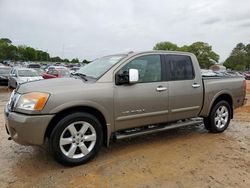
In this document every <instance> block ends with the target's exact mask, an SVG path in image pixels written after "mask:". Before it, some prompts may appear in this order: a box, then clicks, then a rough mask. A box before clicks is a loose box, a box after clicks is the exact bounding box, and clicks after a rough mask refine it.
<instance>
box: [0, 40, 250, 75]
mask: <svg viewBox="0 0 250 188" xmlns="http://www.w3.org/2000/svg"><path fill="white" fill-rule="evenodd" d="M153 49H154V50H170V51H184V52H191V53H193V54H195V55H196V57H197V59H198V61H199V63H200V66H201V68H205V69H208V68H209V67H210V66H212V65H213V64H215V63H216V62H218V61H219V58H220V56H219V55H218V54H217V53H216V52H214V51H213V49H212V46H211V45H209V44H208V43H205V42H194V43H192V44H191V45H184V46H181V47H179V46H178V45H177V44H174V43H172V42H169V41H166V42H159V43H157V44H156V45H155V46H154V48H153ZM3 60H12V61H50V62H72V63H79V62H80V61H79V59H78V58H74V59H72V60H71V61H70V60H69V59H62V58H60V57H59V56H56V57H51V56H50V54H49V53H47V52H44V51H42V50H37V49H34V48H32V47H29V46H24V45H20V46H15V45H13V44H12V41H11V40H10V39H8V38H2V39H0V62H1V61H3ZM82 63H89V61H87V60H83V61H82ZM223 65H224V66H225V67H226V68H228V69H231V70H237V71H244V70H250V44H246V45H245V44H243V43H239V44H237V45H236V47H235V48H234V49H233V50H232V52H231V53H230V55H229V57H228V58H227V59H226V60H225V62H223Z"/></svg>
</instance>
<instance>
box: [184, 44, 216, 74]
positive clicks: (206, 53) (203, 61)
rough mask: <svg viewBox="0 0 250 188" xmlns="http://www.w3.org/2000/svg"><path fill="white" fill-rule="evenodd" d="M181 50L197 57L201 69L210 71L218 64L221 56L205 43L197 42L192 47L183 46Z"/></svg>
mask: <svg viewBox="0 0 250 188" xmlns="http://www.w3.org/2000/svg"><path fill="white" fill-rule="evenodd" d="M181 49H182V50H184V51H187V52H191V53H193V54H194V55H196V57H197V59H198V61H199V64H200V66H201V68H206V69H208V68H209V67H210V66H212V65H213V64H214V63H215V62H218V61H219V58H220V56H219V55H218V54H217V53H215V52H214V51H213V50H212V46H210V45H209V44H208V43H205V42H195V43H193V44H191V45H190V46H183V47H182V48H181Z"/></svg>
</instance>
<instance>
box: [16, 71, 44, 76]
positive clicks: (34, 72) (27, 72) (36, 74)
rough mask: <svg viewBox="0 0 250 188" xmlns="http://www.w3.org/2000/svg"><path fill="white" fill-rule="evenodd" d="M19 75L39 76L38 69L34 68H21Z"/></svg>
mask: <svg viewBox="0 0 250 188" xmlns="http://www.w3.org/2000/svg"><path fill="white" fill-rule="evenodd" d="M18 75H19V76H20V77H35V76H39V75H38V73H37V72H36V71H33V70H19V71H18Z"/></svg>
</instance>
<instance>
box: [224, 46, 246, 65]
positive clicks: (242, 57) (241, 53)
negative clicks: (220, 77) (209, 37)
mask: <svg viewBox="0 0 250 188" xmlns="http://www.w3.org/2000/svg"><path fill="white" fill-rule="evenodd" d="M248 48H249V46H245V45H244V44H243V43H239V44H237V45H236V47H235V48H234V49H233V50H232V52H231V54H230V56H229V57H228V58H227V59H226V61H225V62H224V64H223V65H224V66H225V67H227V68H229V69H232V70H245V69H246V67H247V65H249V64H248V58H249V57H250V56H248V55H250V54H248V53H247V51H248Z"/></svg>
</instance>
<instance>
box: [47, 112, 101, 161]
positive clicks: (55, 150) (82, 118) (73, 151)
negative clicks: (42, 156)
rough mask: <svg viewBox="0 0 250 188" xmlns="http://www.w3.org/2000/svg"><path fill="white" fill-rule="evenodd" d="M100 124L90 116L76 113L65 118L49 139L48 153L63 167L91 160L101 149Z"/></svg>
mask: <svg viewBox="0 0 250 188" xmlns="http://www.w3.org/2000/svg"><path fill="white" fill-rule="evenodd" d="M102 143H103V131H102V126H101V123H100V122H99V121H98V119H97V118H96V117H95V116H93V115H92V114H88V113H84V112H76V113H72V114H69V115H67V116H65V117H64V118H63V119H62V120H60V121H59V122H58V123H57V125H56V127H55V128H54V129H53V131H52V133H51V136H50V138H49V146H50V151H51V152H52V155H53V156H54V158H55V159H56V160H57V161H58V162H59V163H61V164H64V165H70V166H75V165H80V164H84V163H86V162H88V161H89V160H91V159H93V158H94V157H95V155H96V154H97V153H98V151H99V150H100V149H101V147H102Z"/></svg>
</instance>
